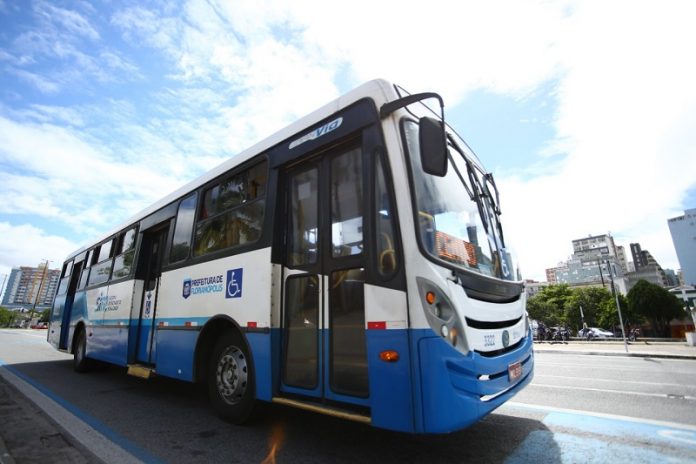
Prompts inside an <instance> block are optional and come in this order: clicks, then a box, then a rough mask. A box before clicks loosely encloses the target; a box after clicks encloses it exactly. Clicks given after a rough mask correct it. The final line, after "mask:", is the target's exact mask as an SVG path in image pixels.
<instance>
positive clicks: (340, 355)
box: [281, 143, 368, 404]
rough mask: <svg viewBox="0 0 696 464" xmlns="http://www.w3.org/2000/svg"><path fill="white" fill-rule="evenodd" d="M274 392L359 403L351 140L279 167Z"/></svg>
mask: <svg viewBox="0 0 696 464" xmlns="http://www.w3.org/2000/svg"><path fill="white" fill-rule="evenodd" d="M285 188H286V201H287V208H286V211H287V215H286V231H285V246H286V253H285V263H284V270H283V299H282V302H283V318H282V323H283V332H282V333H283V341H282V343H281V346H282V350H283V353H282V357H281V359H282V373H281V390H282V391H284V392H288V393H295V394H301V395H306V396H311V397H318V398H327V399H331V400H336V401H347V402H353V403H357V404H363V403H365V401H366V398H367V396H368V377H367V355H366V353H367V350H366V343H365V298H364V283H365V271H364V270H365V260H366V258H365V252H364V250H363V243H364V240H363V205H364V193H363V168H362V149H361V147H360V145H359V144H358V143H355V144H351V145H344V146H341V147H338V148H336V149H333V150H331V151H330V152H328V153H326V152H325V153H323V154H322V156H321V158H314V159H312V160H310V161H307V162H304V163H302V164H300V165H295V166H293V167H292V168H290V169H288V170H287V171H286V182H285Z"/></svg>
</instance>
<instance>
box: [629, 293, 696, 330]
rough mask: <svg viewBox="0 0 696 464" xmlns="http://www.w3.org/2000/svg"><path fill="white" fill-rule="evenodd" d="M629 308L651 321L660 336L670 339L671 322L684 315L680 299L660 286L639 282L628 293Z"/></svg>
mask: <svg viewBox="0 0 696 464" xmlns="http://www.w3.org/2000/svg"><path fill="white" fill-rule="evenodd" d="M627 299H628V308H629V310H630V311H632V312H634V313H635V314H638V315H640V316H643V317H644V318H645V319H646V320H648V321H650V323H651V324H652V326H653V330H654V331H655V332H656V334H657V335H658V336H663V337H669V336H670V330H669V321H671V320H672V319H675V318H680V317H682V316H683V315H684V312H683V311H682V308H681V303H680V302H679V299H678V298H677V297H676V296H674V295H672V294H671V293H669V292H668V291H667V290H666V289H664V288H662V287H661V286H659V285H656V284H651V283H650V282H648V281H647V280H643V279H641V280H639V281H638V283H636V284H635V285H634V286H633V288H631V290H630V291H629V292H628V295H627Z"/></svg>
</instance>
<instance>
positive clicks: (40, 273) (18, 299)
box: [2, 264, 60, 308]
mask: <svg viewBox="0 0 696 464" xmlns="http://www.w3.org/2000/svg"><path fill="white" fill-rule="evenodd" d="M59 281H60V270H59V269H47V267H46V264H41V265H39V266H38V267H28V266H21V267H19V268H15V269H12V271H11V272H10V277H9V279H8V281H7V287H6V288H5V293H4V296H3V299H2V305H3V306H5V307H10V308H11V307H19V306H24V307H27V308H28V307H31V306H33V305H34V303H36V306H37V307H50V306H51V305H52V304H53V298H54V297H55V295H56V291H57V289H58V284H59Z"/></svg>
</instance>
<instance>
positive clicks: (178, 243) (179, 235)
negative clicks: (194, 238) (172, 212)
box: [169, 193, 198, 263]
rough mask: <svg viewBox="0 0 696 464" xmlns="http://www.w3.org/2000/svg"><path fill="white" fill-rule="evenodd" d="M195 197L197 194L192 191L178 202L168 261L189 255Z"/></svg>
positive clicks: (181, 258) (171, 261)
mask: <svg viewBox="0 0 696 464" xmlns="http://www.w3.org/2000/svg"><path fill="white" fill-rule="evenodd" d="M197 198H198V195H197V194H196V193H194V194H193V195H189V196H188V197H187V198H184V199H183V200H181V203H180V204H179V211H178V213H177V214H176V226H175V227H174V238H172V248H171V251H170V252H169V262H170V263H176V262H179V261H183V260H184V259H186V258H188V256H189V251H190V250H191V234H192V233H193V221H194V219H195V213H196V199H197Z"/></svg>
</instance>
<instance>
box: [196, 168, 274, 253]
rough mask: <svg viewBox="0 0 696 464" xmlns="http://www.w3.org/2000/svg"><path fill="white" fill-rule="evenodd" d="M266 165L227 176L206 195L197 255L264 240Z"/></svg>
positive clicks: (198, 236) (197, 236)
mask: <svg viewBox="0 0 696 464" xmlns="http://www.w3.org/2000/svg"><path fill="white" fill-rule="evenodd" d="M267 164H268V163H267V162H266V161H264V162H262V163H259V164H257V165H255V166H252V167H251V168H249V169H247V170H245V171H242V172H240V173H237V174H234V175H233V176H231V177H227V178H226V179H224V180H222V182H220V183H219V184H217V185H215V186H213V187H211V188H209V189H207V190H206V191H205V193H204V194H203V206H202V208H201V212H200V213H199V216H198V221H197V222H196V236H195V240H196V244H195V247H194V255H195V256H202V255H205V254H208V253H212V252H214V251H219V250H224V249H227V248H232V247H236V246H239V245H245V244H248V243H253V242H255V241H257V240H258V239H259V238H260V237H261V226H262V224H263V216H264V209H265V194H266V177H267Z"/></svg>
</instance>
